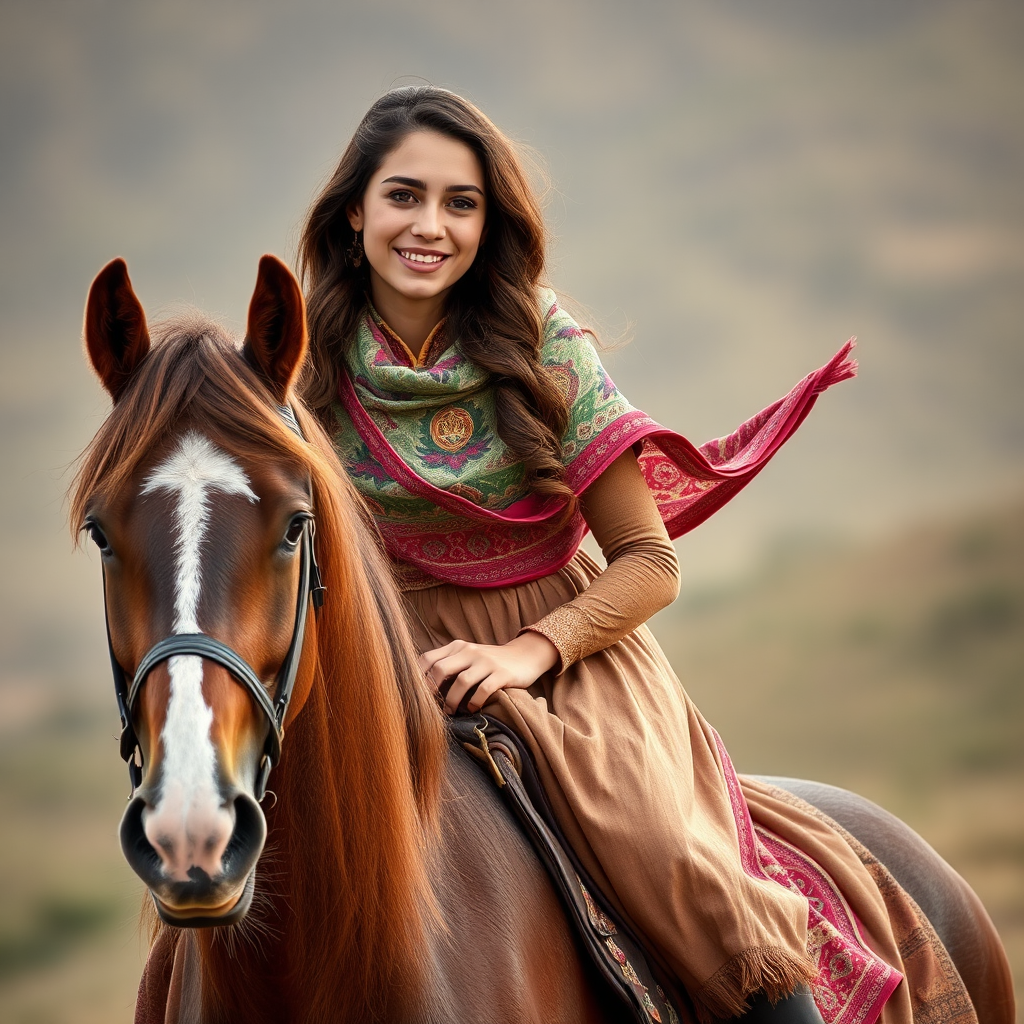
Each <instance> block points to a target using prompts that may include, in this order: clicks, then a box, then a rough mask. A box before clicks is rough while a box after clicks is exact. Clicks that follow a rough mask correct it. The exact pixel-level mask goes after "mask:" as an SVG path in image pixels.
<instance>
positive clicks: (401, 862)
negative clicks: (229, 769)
mask: <svg viewBox="0 0 1024 1024" xmlns="http://www.w3.org/2000/svg"><path fill="white" fill-rule="evenodd" d="M152 335H153V339H154V342H155V345H154V348H153V350H152V352H151V353H150V355H149V356H148V357H147V358H146V359H145V361H144V362H143V364H142V365H141V367H140V368H139V369H138V371H137V373H136V374H135V377H134V379H133V380H132V381H131V383H130V384H129V385H128V387H127V388H126V390H125V392H124V393H123V395H122V396H121V397H120V399H119V401H118V402H117V404H116V405H115V406H114V408H113V411H112V412H111V414H110V416H109V417H108V419H107V420H106V422H105V423H104V424H103V426H102V427H101V428H100V430H99V432H98V433H97V435H96V437H95V438H94V439H93V441H92V443H91V444H90V445H89V447H88V448H87V449H86V451H85V452H84V453H83V455H82V458H81V461H80V465H79V469H78V472H77V474H76V477H75V480H74V483H73V485H72V492H71V502H70V505H71V523H72V526H73V528H76V529H77V528H78V526H79V525H80V524H81V523H82V521H83V520H84V517H85V515H86V513H87V511H88V509H89V506H90V503H91V502H92V501H94V500H95V499H96V498H97V497H99V496H106V497H113V496H115V495H122V496H123V495H127V494H130V493H131V492H129V491H128V490H126V488H128V487H130V486H131V485H132V483H133V481H134V480H135V479H136V477H137V474H138V471H139V470H140V469H141V468H142V463H143V460H144V459H145V458H146V457H147V455H149V454H150V453H152V452H153V450H154V448H155V447H156V446H157V445H159V444H161V443H162V442H163V441H165V440H166V439H167V438H168V437H169V436H171V434H172V433H174V432H175V431H178V430H180V429H183V427H185V426H186V425H194V426H196V427H197V428H200V429H201V430H202V431H203V433H204V434H205V435H206V436H208V437H209V439H210V440H211V441H212V442H213V443H214V444H217V445H219V446H221V447H223V448H224V449H225V450H226V451H228V452H229V453H232V454H234V455H237V456H239V457H240V458H242V459H243V460H244V459H246V458H249V459H266V458H268V457H278V458H282V459H287V460H289V461H290V462H291V463H293V464H297V465H299V466H301V467H303V468H304V469H305V471H306V472H308V474H309V477H310V479H311V481H312V489H313V498H314V508H315V514H316V522H317V545H318V554H319V558H320V564H321V569H322V572H323V576H324V583H325V585H326V587H327V590H328V598H327V601H326V603H325V605H324V608H323V610H322V614H321V615H320V617H319V619H318V621H317V623H316V629H315V634H316V644H317V656H318V665H317V675H316V681H315V683H314V686H313V691H312V693H311V695H310V697H309V699H308V701H307V703H306V705H305V707H304V708H303V709H302V712H301V714H299V715H298V717H297V718H296V720H295V721H294V723H292V724H291V725H290V726H289V728H288V736H287V738H286V741H285V744H284V756H283V758H282V762H281V765H280V767H279V769H278V770H277V772H276V773H275V777H274V780H273V782H272V786H273V788H274V789H275V791H276V793H277V796H278V802H277V804H276V806H275V807H273V808H271V809H270V810H269V811H267V822H268V827H269V837H268V838H269V841H268V849H269V851H270V852H269V854H265V861H266V859H267V858H268V857H269V859H270V861H271V863H270V869H269V870H261V873H260V880H259V885H260V887H261V888H262V889H263V893H264V898H263V903H262V909H261V910H258V911H257V914H258V915H259V916H260V917H261V920H259V921H257V922H256V926H257V929H258V930H259V931H260V932H262V934H261V935H256V933H255V931H254V929H252V928H249V939H250V941H247V942H243V941H239V942H225V941H223V938H222V937H218V936H217V935H216V932H217V931H218V930H216V929H214V930H208V931H203V932H200V933H198V936H197V937H198V944H199V948H200V954H201V963H202V971H203V974H202V977H203V992H204V1003H205V1004H207V1005H206V1011H207V1013H208V1018H207V1019H211V1020H234V1021H237V1020H241V1019H246V1020H269V1019H275V1018H276V1019H285V1014H284V1011H283V1008H280V1009H281V1013H280V1014H279V1013H278V1010H277V1009H275V1005H274V1004H275V1003H277V1002H278V1001H279V999H280V996H279V995H274V994H273V993H274V992H275V991H278V989H279V988H280V987H282V986H283V987H284V988H286V989H287V991H288V1004H289V1006H290V1008H291V1014H289V1016H292V1015H293V1016H294V1018H295V1019H300V1020H309V1021H316V1020H349V1019H351V1020H373V1019H381V1018H382V1016H384V1015H387V1013H388V1012H389V1010H388V1007H389V1006H390V1007H391V1008H392V1009H394V1008H395V1007H396V1006H399V1005H404V1004H408V1003H409V1002H410V1001H413V1000H415V998H416V995H415V993H416V991H417V988H418V982H419V980H420V977H421V976H422V974H423V972H424V971H426V970H428V969H429V965H427V964H426V963H425V962H424V961H425V957H426V953H425V952H424V951H425V950H427V949H428V948H429V943H428V942H427V941H425V940H426V938H427V934H428V932H429V931H430V930H431V929H432V927H433V925H434V922H435V921H436V919H437V912H436V904H435V901H434V896H433V891H432V888H431V884H430V880H429V878H428V874H427V867H426V856H427V849H428V845H429V840H430V838H431V835H432V833H433V831H434V830H435V829H436V826H437V821H438V808H439V802H440V795H439V794H440V788H441V781H442V778H443V775H444V770H445V741H444V730H443V724H442V719H441V716H440V713H439V711H438V709H437V707H436V705H435V704H434V701H433V699H432V697H431V695H430V694H429V693H428V692H427V689H426V687H425V685H424V683H423V681H422V678H421V676H420V674H419V672H418V671H417V669H416V665H415V652H414V649H413V646H412V642H411V640H410V637H409V633H408V629H407V626H406V624H405V619H404V613H403V610H402V605H401V602H400V599H399V596H398V594H397V591H396V590H395V588H394V586H393V584H392V582H391V577H390V572H389V570H388V567H387V565H386V563H385V561H384V558H383V556H382V554H381V550H380V547H379V542H378V540H377V538H376V536H375V534H374V533H373V531H372V527H371V526H370V525H369V518H368V516H367V515H366V513H365V511H364V509H363V506H362V504H361V501H360V499H359V498H358V496H357V495H356V494H355V492H354V490H353V489H352V487H351V486H350V485H349V483H348V480H347V478H346V476H345V473H344V471H343V470H342V468H341V466H340V465H339V463H338V461H337V459H336V458H335V456H334V453H333V450H332V447H331V443H330V439H329V438H328V436H327V435H326V433H325V432H324V431H323V429H322V428H321V427H320V426H319V425H318V422H317V420H316V419H315V418H314V417H313V416H312V415H311V414H309V413H308V412H307V411H306V410H305V409H304V408H303V407H302V405H301V404H300V403H299V402H298V401H297V400H295V399H293V402H292V404H293V408H294V409H295V412H296V415H297V418H298V421H299V424H300V426H301V428H302V431H303V434H304V435H305V438H306V439H307V440H306V441H305V442H304V441H303V440H301V439H300V438H298V437H296V436H295V435H294V434H293V433H292V432H291V431H289V430H288V429H287V428H286V427H285V425H284V424H283V422H282V420H281V417H280V415H279V413H278V411H277V409H276V407H275V404H274V401H273V398H272V396H271V395H270V394H269V392H268V391H267V390H266V389H265V388H264V386H263V385H262V383H261V381H260V379H259V377H258V376H257V374H256V373H255V372H254V371H253V370H252V369H251V368H250V367H249V366H248V364H247V363H246V362H245V360H244V359H243V358H242V357H241V354H240V350H239V348H238V346H237V344H236V343H235V342H234V341H233V340H232V339H231V338H230V336H229V335H228V334H227V333H226V332H225V331H224V330H223V329H222V328H221V327H220V326H219V325H218V324H217V323H216V322H214V321H212V320H211V319H209V318H208V317H205V316H203V315H202V314H200V313H198V312H188V313H185V314H182V315H179V316H177V317H175V318H173V319H170V320H167V321H164V322H162V323H159V324H155V325H153V327H152ZM307 642H308V641H307ZM265 861H264V862H261V868H262V864H263V863H265ZM242 927H243V928H244V927H245V926H242ZM254 935H255V936H256V937H255V938H254ZM276 941H280V942H281V944H282V946H284V947H285V948H286V954H287V955H286V958H282V956H281V953H280V952H276V953H274V954H273V955H271V954H270V947H271V946H272V945H273V944H274V943H275V942H276ZM268 961H270V962H269V963H268ZM275 971H276V972H278V973H277V975H276V978H275V979H274V981H275V985H276V986H277V988H273V987H272V986H271V976H272V975H274V972H275ZM282 974H283V975H284V977H282Z"/></svg>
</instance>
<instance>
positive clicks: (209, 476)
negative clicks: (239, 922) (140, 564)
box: [141, 431, 259, 881]
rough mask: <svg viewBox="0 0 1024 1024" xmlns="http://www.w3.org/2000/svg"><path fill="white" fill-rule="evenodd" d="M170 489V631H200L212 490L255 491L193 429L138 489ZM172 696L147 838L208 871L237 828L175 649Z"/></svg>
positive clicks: (198, 685) (180, 868)
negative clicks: (172, 562)
mask: <svg viewBox="0 0 1024 1024" xmlns="http://www.w3.org/2000/svg"><path fill="white" fill-rule="evenodd" d="M157 491H166V492H170V493H171V494H172V495H173V496H174V498H175V506H174V536H175V560H176V565H175V576H174V587H175V591H174V632H175V633H199V632H201V631H202V630H201V628H200V625H199V621H198V616H199V600H200V597H201V595H202V583H203V571H202V558H203V541H204V538H205V535H206V530H207V526H208V525H209V519H210V497H211V495H212V494H213V493H215V492H219V493H221V494H225V495H237V496H241V497H244V498H246V499H247V500H248V501H250V502H255V501H259V498H258V497H257V496H256V494H255V493H254V492H253V490H252V488H251V487H250V486H249V478H248V477H247V476H246V475H245V472H244V471H243V470H242V467H241V466H239V465H238V463H237V462H235V461H234V460H233V459H232V458H230V457H229V456H228V455H226V454H225V453H224V452H223V451H221V449H219V448H217V447H216V446H215V445H214V444H212V443H211V442H210V441H209V440H207V438H205V437H203V436H202V435H201V434H197V433H196V432H195V431H189V432H188V433H187V434H184V435H183V436H182V438H181V439H180V441H179V442H178V445H177V447H176V448H175V450H174V451H173V453H172V454H171V455H170V457H169V458H167V459H166V460H165V461H164V462H162V463H161V464H160V465H159V466H157V467H156V468H155V469H154V470H153V471H152V472H151V473H150V474H149V476H148V477H147V478H146V482H145V484H144V486H143V488H142V492H141V493H142V494H143V495H146V494H153V493H155V492H157ZM167 667H168V672H169V674H170V680H171V687H170V700H169V701H168V705H167V717H166V720H165V722H164V727H163V731H162V732H161V734H160V738H161V741H162V743H163V761H162V773H161V775H162V781H161V786H160V797H159V802H158V803H157V804H156V805H155V806H154V807H152V808H147V809H146V811H144V812H143V826H144V829H145V832H146V837H147V838H148V839H149V841H150V843H152V845H153V846H154V848H155V849H157V850H158V851H159V852H160V855H161V860H162V861H163V863H164V867H165V870H166V871H167V872H168V874H169V875H170V876H171V877H172V878H173V879H175V880H177V881H186V880H187V879H188V878H189V877H190V875H189V872H190V869H192V868H200V869H202V870H203V871H205V872H206V873H207V874H208V875H209V876H210V877H211V878H215V877H216V876H217V875H219V874H220V872H221V858H222V857H223V854H224V850H225V848H226V847H227V844H228V841H229V840H230V838H231V834H232V832H233V831H234V827H235V815H234V810H233V808H232V807H231V806H230V805H229V806H224V804H223V801H222V799H221V796H220V791H219V786H218V783H217V760H216V754H215V752H214V746H213V740H212V739H211V736H210V726H211V724H212V722H213V710H212V708H210V706H209V705H208V704H207V703H206V701H205V699H204V697H203V662H202V659H201V658H199V657H196V656H193V655H178V656H175V657H173V658H171V659H170V660H169V662H168V666H167Z"/></svg>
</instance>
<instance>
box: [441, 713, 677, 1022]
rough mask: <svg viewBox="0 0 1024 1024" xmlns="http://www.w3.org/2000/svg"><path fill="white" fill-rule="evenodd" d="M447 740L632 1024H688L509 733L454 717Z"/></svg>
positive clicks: (479, 720)
mask: <svg viewBox="0 0 1024 1024" xmlns="http://www.w3.org/2000/svg"><path fill="white" fill-rule="evenodd" d="M448 728H449V732H450V734H451V735H452V737H453V738H454V740H455V741H456V742H457V743H458V744H460V745H461V746H462V748H463V749H464V750H465V751H466V752H467V753H468V754H470V755H471V756H472V757H473V758H474V760H475V761H476V762H477V763H478V764H479V765H480V766H481V768H482V769H483V770H485V771H486V773H487V775H488V776H489V777H490V778H491V780H492V781H493V782H494V784H495V786H496V787H497V788H498V791H499V792H500V793H501V796H502V798H503V799H504V801H505V803H506V804H507V806H508V808H509V809H510V810H511V812H512V814H513V816H514V817H515V818H516V820H517V821H518V822H519V824H520V826H521V828H522V830H523V832H524V833H525V834H526V836H527V838H528V839H529V840H530V842H531V843H532V844H533V847H534V849H535V850H536V851H537V855H538V856H539V857H540V859H541V862H542V863H543V864H544V867H545V868H546V869H547V872H548V874H549V875H550V876H551V881H552V882H553V883H554V886H555V889H556V890H557V892H558V894H559V896H560V897H561V899H562V902H563V904H564V905H565V909H566V913H567V916H568V918H569V920H570V921H571V922H572V924H573V926H574V928H575V931H576V934H577V936H578V937H579V939H580V940H581V942H582V946H583V948H584V949H585V950H586V952H587V954H588V956H589V957H590V959H591V961H592V962H593V964H594V966H595V967H596V968H597V971H598V973H599V974H600V975H601V977H603V978H604V980H605V981H606V982H607V983H608V985H609V987H610V989H611V990H612V991H613V992H614V993H615V994H616V995H617V996H618V997H619V998H620V999H621V1000H622V1003H623V1009H624V1010H625V1011H626V1012H627V1014H628V1019H630V1020H632V1021H634V1022H636V1024H650V1022H651V1021H654V1022H656V1024H681V1022H682V1021H687V1020H689V1021H694V1020H696V1015H695V1014H694V1012H693V1008H692V1005H691V1004H690V1002H689V1000H688V998H687V997H686V995H685V993H684V992H682V991H680V990H679V989H678V988H677V987H676V986H675V985H673V984H672V982H671V981H670V979H668V978H666V977H663V976H662V975H661V973H660V972H659V973H657V974H656V973H655V971H654V970H653V969H652V967H651V960H650V957H649V956H648V955H647V953H646V952H645V950H644V947H643V944H642V943H641V942H640V940H639V939H638V938H637V937H636V935H635V934H633V932H632V931H631V930H630V929H629V928H628V927H627V926H626V925H625V924H624V923H623V922H622V920H621V918H620V916H619V915H618V914H617V913H616V912H615V911H614V910H613V908H612V907H611V905H610V903H609V901H608V900H607V899H606V898H605V896H604V895H603V894H602V893H601V891H600V890H599V889H598V887H597V886H596V885H595V884H594V882H593V879H591V877H590V876H589V875H588V873H587V872H586V871H585V870H584V868H583V866H582V865H581V864H580V861H579V858H578V857H577V856H576V854H575V853H574V852H573V850H572V848H571V847H570V846H569V844H568V843H567V842H566V840H565V838H564V836H563V835H562V833H561V830H560V829H559V827H558V824H557V822H556V821H555V818H554V815H553V814H552V812H551V807H550V804H549V803H548V800H547V797H546V796H545V794H544V790H543V788H542V786H541V784H540V779H539V777H538V775H537V771H536V768H535V766H534V763H533V758H532V756H531V754H530V752H529V750H528V749H527V747H526V745H525V744H524V743H523V742H522V741H521V740H520V739H519V737H518V736H516V735H515V733H513V732H512V731H511V730H510V729H508V728H507V727H506V726H505V725H503V724H502V723H501V722H499V721H498V720H497V719H494V718H491V717H490V715H482V714H476V715H456V716H453V717H452V718H450V719H449V721H448Z"/></svg>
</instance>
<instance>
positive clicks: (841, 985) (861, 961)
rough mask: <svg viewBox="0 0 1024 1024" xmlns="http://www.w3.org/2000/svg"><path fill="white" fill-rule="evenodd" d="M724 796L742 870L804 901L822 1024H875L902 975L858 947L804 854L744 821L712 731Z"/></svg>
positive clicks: (833, 893)
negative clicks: (732, 825) (723, 780)
mask: <svg viewBox="0 0 1024 1024" xmlns="http://www.w3.org/2000/svg"><path fill="white" fill-rule="evenodd" d="M711 731H712V733H713V734H714V738H715V743H716V744H717V748H718V755H719V759H720V761H721V764H722V772H723V774H724V776H725V781H726V785H727V787H728V790H729V801H730V804H731V806H732V813H733V819H734V821H735V823H736V832H737V834H738V836H739V844H740V857H741V860H742V862H743V869H744V870H745V871H746V873H747V874H748V875H750V876H751V877H752V878H757V879H767V880H771V881H773V882H776V883H778V884H779V885H784V886H785V887H786V888H788V889H791V890H793V891H794V892H798V893H800V895H802V896H803V897H804V898H805V899H806V900H807V954H808V956H809V957H810V958H811V959H812V961H814V963H815V964H816V965H817V967H818V976H817V978H815V980H814V981H813V982H812V983H811V992H812V994H813V996H814V1002H815V1003H816V1005H817V1007H818V1010H819V1012H820V1013H821V1016H822V1017H823V1018H824V1020H825V1024H875V1022H876V1021H877V1020H878V1017H879V1015H880V1014H881V1012H882V1007H883V1006H885V1003H886V1001H887V1000H888V998H889V996H891V995H892V994H893V992H894V991H895V990H896V988H897V987H898V986H899V984H900V982H901V981H903V975H902V974H900V972H899V971H897V970H896V969H895V968H894V967H891V966H890V965H889V964H887V963H886V962H885V961H884V960H882V959H881V958H880V957H879V956H877V955H876V954H875V953H874V952H872V951H871V950H870V949H868V947H867V946H866V945H865V944H864V940H863V939H862V938H861V933H860V926H859V925H858V922H857V918H856V916H855V915H854V913H853V911H852V910H851V909H850V906H849V904H848V903H847V902H846V900H845V899H844V898H843V895H842V893H841V892H840V891H839V890H838V888H836V885H835V883H834V882H833V881H832V879H831V878H829V876H828V875H827V874H825V872H824V871H822V869H821V868H820V867H819V866H818V865H817V864H816V863H815V862H814V861H813V860H811V859H810V858H809V857H808V856H807V855H806V854H804V853H802V852H801V851H800V850H798V849H797V848H796V847H795V846H792V845H791V844H789V843H787V842H786V841H785V840H783V839H781V838H780V837H779V836H777V835H775V834H774V833H773V832H770V831H769V830H768V829H766V828H763V827H762V826H760V825H755V824H754V822H753V819H752V818H751V817H750V809H749V808H748V807H747V802H746V800H745V799H744V798H743V792H742V790H741V789H740V783H739V779H738V778H737V776H736V771H735V769H734V768H733V765H732V761H731V759H730V758H729V754H728V753H727V752H726V749H725V745H724V744H723V743H722V740H721V737H720V736H719V735H718V733H717V732H715V731H714V729H712V730H711Z"/></svg>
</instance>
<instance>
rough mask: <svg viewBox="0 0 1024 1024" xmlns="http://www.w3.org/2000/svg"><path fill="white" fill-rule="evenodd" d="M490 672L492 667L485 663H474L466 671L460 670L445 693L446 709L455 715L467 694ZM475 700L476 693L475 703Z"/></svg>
mask: <svg viewBox="0 0 1024 1024" xmlns="http://www.w3.org/2000/svg"><path fill="white" fill-rule="evenodd" d="M489 673H490V669H489V668H488V667H487V666H484V665H472V666H470V667H469V668H467V669H466V670H465V671H463V672H460V673H459V674H458V675H457V676H456V677H455V680H454V681H453V682H452V685H451V686H450V687H449V688H448V693H447V694H445V698H444V709H445V711H447V712H448V713H449V714H452V715H454V714H455V712H456V711H457V710H458V708H459V705H460V704H461V703H462V702H463V700H464V699H465V698H466V696H467V695H468V694H469V693H471V692H472V691H473V690H475V689H477V688H478V687H479V684H481V683H482V682H483V680H485V679H486V678H487V677H488V675H489ZM475 702H476V697H475V695H474V703H475Z"/></svg>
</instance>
